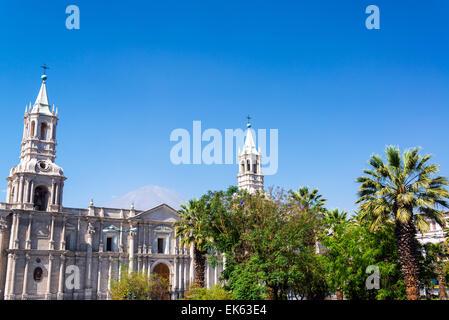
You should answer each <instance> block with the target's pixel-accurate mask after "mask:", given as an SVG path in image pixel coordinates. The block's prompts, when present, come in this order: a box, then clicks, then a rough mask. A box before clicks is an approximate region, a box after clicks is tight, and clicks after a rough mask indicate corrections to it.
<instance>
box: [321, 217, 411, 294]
mask: <svg viewBox="0 0 449 320" xmlns="http://www.w3.org/2000/svg"><path fill="white" fill-rule="evenodd" d="M325 222H326V225H327V227H328V229H327V233H326V234H325V235H324V236H323V239H322V241H323V245H324V246H325V253H324V256H325V259H326V264H327V273H328V277H327V280H328V285H329V289H330V290H331V291H332V292H337V298H338V299H343V294H344V295H345V296H346V297H347V298H348V299H353V300H360V299H363V300H366V299H404V298H405V288H404V285H403V278H402V275H401V272H400V265H399V264H398V262H397V256H398V253H397V249H396V245H395V239H394V232H393V230H394V226H393V225H392V224H386V225H384V226H383V227H382V228H380V229H378V230H377V231H376V232H375V233H373V232H371V231H370V229H369V225H368V224H367V223H366V222H365V223H359V222H358V221H357V220H356V219H351V220H347V219H345V220H335V219H334V217H333V216H329V215H327V216H326V220H325ZM370 265H375V266H377V267H378V268H379V272H380V289H378V290H377V289H373V290H367V289H366V287H365V281H366V279H367V277H368V274H367V273H366V269H367V267H368V266H370Z"/></svg>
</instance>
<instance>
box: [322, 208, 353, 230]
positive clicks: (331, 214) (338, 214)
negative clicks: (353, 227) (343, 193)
mask: <svg viewBox="0 0 449 320" xmlns="http://www.w3.org/2000/svg"><path fill="white" fill-rule="evenodd" d="M324 217H325V221H326V224H328V225H329V227H330V228H332V226H334V225H337V224H340V223H343V222H345V221H347V218H348V213H347V212H346V211H343V210H339V209H332V210H331V211H326V212H325V213H324Z"/></svg>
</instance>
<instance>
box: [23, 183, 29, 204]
mask: <svg viewBox="0 0 449 320" xmlns="http://www.w3.org/2000/svg"><path fill="white" fill-rule="evenodd" d="M29 191H30V182H29V181H28V180H25V190H24V192H23V202H24V203H29V200H28V195H29Z"/></svg>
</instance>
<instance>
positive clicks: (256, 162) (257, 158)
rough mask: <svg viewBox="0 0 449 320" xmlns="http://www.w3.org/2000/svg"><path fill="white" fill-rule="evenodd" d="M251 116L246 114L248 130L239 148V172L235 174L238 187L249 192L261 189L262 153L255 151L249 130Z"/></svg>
mask: <svg viewBox="0 0 449 320" xmlns="http://www.w3.org/2000/svg"><path fill="white" fill-rule="evenodd" d="M250 119H251V118H250V117H249V116H248V124H247V127H248V130H247V132H246V138H245V144H244V146H243V150H242V151H240V149H239V174H238V175H237V180H238V188H239V189H240V190H242V189H244V190H247V191H248V192H249V193H253V192H255V191H258V190H259V191H263V174H262V168H261V163H262V153H261V152H260V149H259V151H257V148H256V144H255V143H254V139H253V134H252V132H251V130H252V129H251V123H250V122H249V120H250Z"/></svg>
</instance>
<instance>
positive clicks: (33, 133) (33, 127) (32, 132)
mask: <svg viewBox="0 0 449 320" xmlns="http://www.w3.org/2000/svg"><path fill="white" fill-rule="evenodd" d="M35 129H36V123H35V122H34V121H32V122H31V132H30V137H34V136H35Z"/></svg>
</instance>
